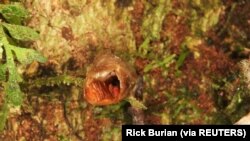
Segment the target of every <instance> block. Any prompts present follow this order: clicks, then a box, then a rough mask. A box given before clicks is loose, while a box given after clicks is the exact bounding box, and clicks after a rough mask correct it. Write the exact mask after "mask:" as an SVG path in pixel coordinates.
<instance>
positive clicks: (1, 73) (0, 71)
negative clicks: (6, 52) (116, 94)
mask: <svg viewBox="0 0 250 141" xmlns="http://www.w3.org/2000/svg"><path fill="white" fill-rule="evenodd" d="M0 81H6V64H0Z"/></svg>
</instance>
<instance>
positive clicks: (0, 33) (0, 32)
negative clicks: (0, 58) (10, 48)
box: [0, 24, 6, 46]
mask: <svg viewBox="0 0 250 141" xmlns="http://www.w3.org/2000/svg"><path fill="white" fill-rule="evenodd" d="M4 37H6V35H5V33H4V30H3V26H2V25H1V24H0V41H1V40H2V39H3V38H4ZM0 43H1V46H3V43H2V42H0Z"/></svg>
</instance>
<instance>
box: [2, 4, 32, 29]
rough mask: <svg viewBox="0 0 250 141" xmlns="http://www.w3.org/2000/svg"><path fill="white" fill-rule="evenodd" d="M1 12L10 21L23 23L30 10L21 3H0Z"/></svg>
mask: <svg viewBox="0 0 250 141" xmlns="http://www.w3.org/2000/svg"><path fill="white" fill-rule="evenodd" d="M0 7H1V8H0V13H1V14H2V15H3V17H4V18H5V19H6V21H8V22H9V23H13V24H19V25H20V24H21V23H22V21H23V20H24V19H25V18H26V17H27V16H28V12H27V11H26V10H25V9H24V7H23V6H22V5H20V4H12V5H2V4H1V5H0Z"/></svg>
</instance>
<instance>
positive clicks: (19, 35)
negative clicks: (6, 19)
mask: <svg viewBox="0 0 250 141" xmlns="http://www.w3.org/2000/svg"><path fill="white" fill-rule="evenodd" d="M3 26H4V27H6V28H7V30H8V31H9V33H10V35H11V37H13V38H15V39H17V40H22V41H30V40H35V39H38V38H39V34H38V33H37V32H36V31H35V30H33V29H31V28H29V27H25V26H21V25H12V24H6V23H3Z"/></svg>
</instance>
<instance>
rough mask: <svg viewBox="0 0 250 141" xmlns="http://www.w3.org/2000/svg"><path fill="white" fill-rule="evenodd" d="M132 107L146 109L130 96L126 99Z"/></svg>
mask: <svg viewBox="0 0 250 141" xmlns="http://www.w3.org/2000/svg"><path fill="white" fill-rule="evenodd" d="M126 100H127V101H128V102H129V103H130V104H131V105H132V107H134V108H138V109H143V110H146V109H147V107H146V106H145V105H144V104H143V103H142V102H141V101H138V100H137V99H136V98H134V97H132V96H130V97H128V98H127V99H126Z"/></svg>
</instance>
